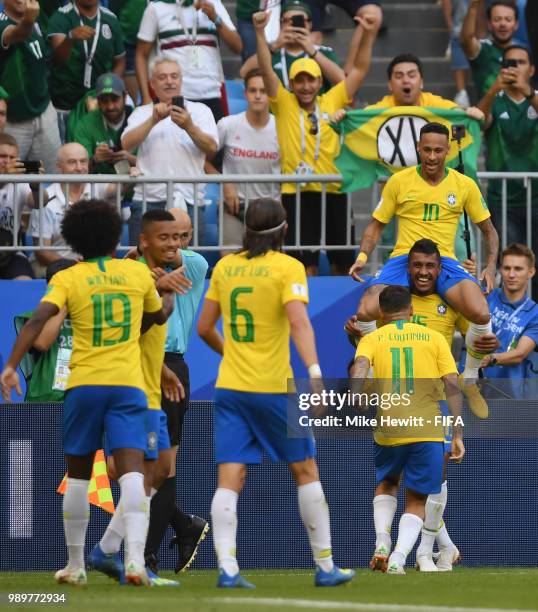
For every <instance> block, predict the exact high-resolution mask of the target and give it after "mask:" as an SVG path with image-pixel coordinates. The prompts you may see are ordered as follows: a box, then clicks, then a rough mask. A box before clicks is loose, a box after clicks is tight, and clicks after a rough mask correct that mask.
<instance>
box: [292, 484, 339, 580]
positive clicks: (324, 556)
mask: <svg viewBox="0 0 538 612" xmlns="http://www.w3.org/2000/svg"><path fill="white" fill-rule="evenodd" d="M297 495H298V497H299V514H300V515H301V519H302V521H303V525H304V526H305V528H306V531H307V533H308V539H309V541H310V548H311V549H312V553H313V555H314V561H315V563H316V565H318V566H319V567H320V568H321V569H322V570H323V571H324V572H330V571H331V570H332V569H333V567H334V563H333V555H332V549H331V521H330V517H329V506H328V505H327V500H326V499H325V493H323V487H322V486H321V482H320V481H319V480H317V481H316V482H309V483H308V484H305V485H301V486H299V487H297Z"/></svg>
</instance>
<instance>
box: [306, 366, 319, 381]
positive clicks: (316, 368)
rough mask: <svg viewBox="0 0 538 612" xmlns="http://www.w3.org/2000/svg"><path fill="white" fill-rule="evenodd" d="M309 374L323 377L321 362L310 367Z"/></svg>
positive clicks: (312, 376) (311, 376)
mask: <svg viewBox="0 0 538 612" xmlns="http://www.w3.org/2000/svg"><path fill="white" fill-rule="evenodd" d="M308 376H310V378H321V368H320V367H319V363H313V364H312V365H311V366H310V367H309V368H308Z"/></svg>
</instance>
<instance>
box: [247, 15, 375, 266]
mask: <svg viewBox="0 0 538 612" xmlns="http://www.w3.org/2000/svg"><path fill="white" fill-rule="evenodd" d="M268 19H269V12H267V11H266V12H262V11H260V12H258V13H254V15H253V17H252V21H253V24H254V27H255V29H256V41H257V54H258V63H259V66H260V69H261V71H262V76H263V80H264V83H265V89H266V91H267V94H268V96H269V102H270V107H271V111H272V112H273V114H274V116H275V121H276V130H277V136H278V141H279V145H280V155H281V159H280V165H281V171H282V174H297V175H299V176H303V177H308V176H310V175H313V174H338V171H337V169H336V167H335V165H334V159H335V157H336V155H337V154H338V150H339V146H340V144H339V137H338V135H337V134H336V132H334V131H333V130H332V129H331V127H330V124H329V120H330V115H331V114H333V113H334V112H336V111H337V110H339V109H341V108H343V107H345V106H347V105H348V104H350V103H351V101H352V99H353V96H354V95H355V93H356V92H357V90H358V89H359V87H360V85H361V83H362V82H363V80H364V78H365V77H366V75H367V73H368V69H369V67H370V59H371V55H372V47H373V44H374V41H375V37H376V32H377V26H376V21H375V16H374V15H370V14H369V13H366V14H365V15H364V16H363V17H357V18H356V19H357V21H358V24H359V25H358V26H357V27H360V28H361V29H362V31H363V32H362V36H361V42H360V46H359V49H358V51H357V54H356V56H355V61H354V63H353V66H352V67H351V69H350V70H349V72H348V74H347V76H346V77H345V79H344V80H343V81H341V82H340V83H338V84H337V85H335V86H334V87H332V88H331V89H329V91H328V92H326V93H324V94H322V95H320V90H321V85H322V78H321V68H320V66H319V64H318V63H317V61H316V59H317V58H316V59H313V58H301V59H298V60H295V62H293V64H292V65H291V68H290V72H289V82H290V89H291V91H288V90H287V89H285V88H284V86H283V85H282V83H281V82H280V79H279V78H278V75H277V74H276V72H275V71H274V69H273V66H272V63H271V52H270V50H269V47H268V45H267V42H266V40H265V36H264V28H265V26H266V24H267V21H268ZM297 184H298V185H300V187H299V188H300V190H301V212H300V237H299V240H297V241H296V238H297V237H296V224H295V206H296V202H295V198H296V185H297ZM297 184H296V183H284V184H283V185H282V194H283V196H282V204H283V205H284V207H285V209H286V212H287V220H288V232H287V235H286V243H287V244H288V245H289V244H292V245H293V244H296V245H319V244H320V239H321V213H322V210H321V208H322V206H321V204H322V185H321V183H310V182H305V183H297ZM339 189H340V184H339V183H329V184H327V186H326V191H327V193H326V241H325V242H326V244H327V245H343V244H346V243H347V242H348V240H347V226H348V221H349V220H348V218H347V197H346V195H345V194H341V193H339ZM292 254H294V255H295V256H296V257H297V258H298V259H300V260H301V261H302V262H303V264H304V265H305V267H306V271H307V274H309V275H315V274H317V269H318V263H317V262H318V253H317V251H312V250H303V251H292ZM328 257H329V261H330V263H331V269H332V272H333V274H345V271H346V268H347V266H348V263H349V262H350V260H351V259H353V254H352V252H351V251H348V250H338V249H337V250H329V251H328Z"/></svg>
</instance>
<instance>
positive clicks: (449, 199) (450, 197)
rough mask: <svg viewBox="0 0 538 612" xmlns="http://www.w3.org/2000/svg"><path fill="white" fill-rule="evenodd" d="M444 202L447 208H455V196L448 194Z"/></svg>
mask: <svg viewBox="0 0 538 612" xmlns="http://www.w3.org/2000/svg"><path fill="white" fill-rule="evenodd" d="M446 201H447V203H448V205H449V206H456V194H455V193H452V192H450V193H449V194H448V195H447V197H446Z"/></svg>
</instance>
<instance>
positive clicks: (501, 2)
mask: <svg viewBox="0 0 538 612" xmlns="http://www.w3.org/2000/svg"><path fill="white" fill-rule="evenodd" d="M482 3H483V0H471V1H470V3H469V10H468V11H467V15H466V16H465V19H464V21H463V26H462V30H461V43H462V46H463V50H464V51H465V55H466V56H467V57H468V58H469V63H470V64H471V69H472V73H473V81H474V84H475V88H476V90H477V93H478V98H479V100H481V99H482V98H483V97H484V95H485V94H486V92H487V91H488V89H489V88H490V87H491V86H492V85H493V83H494V81H495V79H496V78H497V75H498V74H499V70H500V68H501V60H502V55H503V51H504V49H506V48H507V47H509V46H510V45H511V44H512V41H513V37H514V35H515V33H516V30H517V28H518V25H519V24H518V21H517V19H518V9H517V6H516V5H515V2H511V1H510V0H496V1H495V2H493V3H492V4H491V5H490V6H488V8H487V10H486V15H487V21H488V28H489V31H490V32H491V40H490V39H482V40H479V39H478V37H477V36H476V31H477V17H478V12H479V10H480V5H481V4H482Z"/></svg>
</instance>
